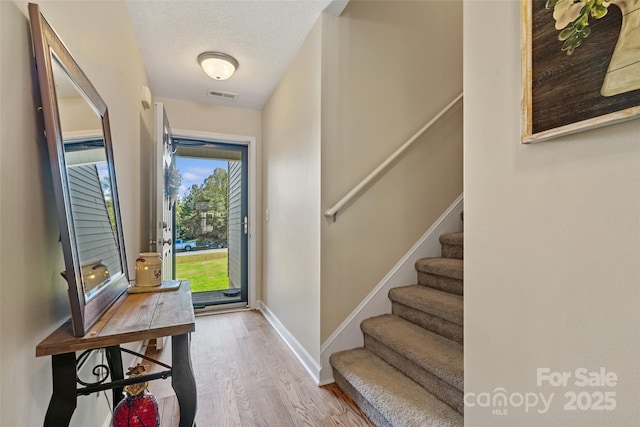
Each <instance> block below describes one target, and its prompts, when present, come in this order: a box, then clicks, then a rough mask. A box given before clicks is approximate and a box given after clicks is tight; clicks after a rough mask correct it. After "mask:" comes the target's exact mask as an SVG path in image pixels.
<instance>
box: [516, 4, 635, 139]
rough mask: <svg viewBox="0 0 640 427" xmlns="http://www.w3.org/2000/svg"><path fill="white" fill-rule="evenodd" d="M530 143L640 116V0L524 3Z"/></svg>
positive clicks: (525, 124)
mask: <svg viewBox="0 0 640 427" xmlns="http://www.w3.org/2000/svg"><path fill="white" fill-rule="evenodd" d="M520 21H521V22H520V29H521V46H522V52H521V66H522V82H523V96H522V114H523V117H522V142H523V143H530V142H540V141H545V140H548V139H552V138H556V137H558V136H561V135H568V134H571V133H575V132H580V131H584V130H587V129H593V128H596V127H600V126H605V125H609V124H613V123H618V122H621V121H624V120H629V119H632V118H637V117H640V0H610V1H605V0H522V1H521V13H520Z"/></svg>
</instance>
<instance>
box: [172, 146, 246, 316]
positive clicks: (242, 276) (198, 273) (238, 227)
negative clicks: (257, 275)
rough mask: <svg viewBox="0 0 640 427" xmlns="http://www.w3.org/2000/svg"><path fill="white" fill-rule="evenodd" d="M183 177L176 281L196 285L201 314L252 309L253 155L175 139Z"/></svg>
mask: <svg viewBox="0 0 640 427" xmlns="http://www.w3.org/2000/svg"><path fill="white" fill-rule="evenodd" d="M174 142H175V150H176V164H177V167H178V170H179V171H180V175H181V177H182V181H181V182H182V185H181V188H182V190H181V191H180V195H179V199H178V203H177V205H176V208H175V209H174V210H175V211H176V217H175V224H174V226H175V235H176V239H177V240H176V241H180V242H183V243H184V242H191V243H190V244H193V248H194V249H191V250H188V251H187V250H186V249H181V248H180V246H176V258H175V265H174V267H175V275H176V278H178V279H186V280H189V281H190V282H191V290H192V293H193V295H192V296H193V303H194V307H196V308H204V307H208V306H224V307H229V306H231V305H232V304H233V306H246V305H247V303H248V300H249V296H248V235H249V222H248V212H249V206H248V176H249V175H248V149H247V146H246V145H234V144H227V143H221V142H214V141H203V140H195V139H186V138H182V137H176V138H174Z"/></svg>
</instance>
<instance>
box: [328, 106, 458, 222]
mask: <svg viewBox="0 0 640 427" xmlns="http://www.w3.org/2000/svg"><path fill="white" fill-rule="evenodd" d="M462 96H463V93H460V95H458V96H457V97H456V98H455V99H454V100H453V101H451V102H450V103H449V104H447V106H446V107H444V108H443V109H442V110H440V112H439V113H438V114H436V116H435V117H434V118H433V119H431V120H429V122H428V123H427V124H426V125H424V126H422V128H421V129H420V130H419V131H418V132H416V133H415V134H414V135H413V136H412V137H411V138H409V140H408V141H407V142H405V143H404V144H402V145H401V146H400V148H398V149H397V150H396V151H395V152H394V153H393V154H391V155H390V156H389V157H388V158H387V160H385V161H384V162H382V163H381V164H380V166H378V167H377V168H375V169H374V170H373V171H372V172H371V173H370V174H369V175H367V176H366V178H364V179H363V180H362V181H360V183H359V184H358V185H356V186H355V187H353V189H352V190H351V191H349V192H348V193H347V194H346V195H345V196H344V197H343V198H342V199H340V200H339V201H338V203H336V204H335V205H334V206H333V207H332V208H331V209H327V210H326V211H325V212H324V216H326V217H333V219H334V221H335V219H336V215H337V214H338V212H339V211H340V210H342V208H344V207H345V206H346V205H347V204H348V203H349V202H350V201H351V199H353V198H354V197H355V196H357V195H358V194H360V193H361V192H362V190H363V189H364V188H365V187H366V186H367V185H369V183H370V182H371V181H373V180H374V179H375V178H376V177H377V176H378V175H379V174H380V173H381V172H382V171H384V170H385V169H386V168H387V166H389V165H390V164H391V163H392V162H393V161H394V160H395V159H397V158H398V157H399V156H400V155H401V154H402V153H404V152H405V151H406V150H407V149H408V148H409V147H410V146H411V144H413V143H414V142H415V140H416V139H418V138H419V137H420V135H422V134H423V133H424V132H425V131H426V130H427V129H429V128H430V127H431V126H432V125H433V124H434V123H435V122H437V121H438V120H439V119H440V118H441V117H442V116H444V115H445V114H446V113H447V112H448V111H449V110H450V109H451V108H452V107H453V106H454V105H455V104H456V103H457V102H458V101H460V100H461V99H462Z"/></svg>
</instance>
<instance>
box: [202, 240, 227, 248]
mask: <svg viewBox="0 0 640 427" xmlns="http://www.w3.org/2000/svg"><path fill="white" fill-rule="evenodd" d="M204 246H205V247H207V248H212V249H222V248H226V247H227V244H226V243H225V242H215V241H208V242H205V243H204Z"/></svg>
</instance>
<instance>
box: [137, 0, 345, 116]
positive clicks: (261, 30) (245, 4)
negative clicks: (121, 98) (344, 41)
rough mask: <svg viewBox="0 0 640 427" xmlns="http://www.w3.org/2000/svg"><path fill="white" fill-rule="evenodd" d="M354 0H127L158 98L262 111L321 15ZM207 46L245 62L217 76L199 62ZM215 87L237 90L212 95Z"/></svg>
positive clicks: (338, 11)
mask: <svg viewBox="0 0 640 427" xmlns="http://www.w3.org/2000/svg"><path fill="white" fill-rule="evenodd" d="M347 1H348V0H333V1H332V0H258V1H250V0H208V1H194V0H178V1H175V0H174V1H153V0H144V1H143V0H129V1H127V2H126V4H127V10H128V12H129V16H130V17H131V21H132V23H133V27H134V30H135V33H136V37H137V39H138V44H139V46H140V51H141V54H142V59H143V61H144V64H145V67H146V69H147V73H148V76H149V81H150V84H151V91H152V92H153V94H154V95H155V96H157V97H162V98H174V99H181V100H187V101H193V102H198V103H204V104H214V105H222V106H227V107H235V108H243V109H250V110H262V107H263V106H264V104H265V103H266V101H267V100H268V99H269V97H270V96H271V93H272V92H273V90H274V89H275V88H276V86H277V84H278V82H279V81H280V80H281V78H282V76H283V74H284V72H285V71H286V69H287V67H288V66H289V64H290V63H291V61H292V60H293V58H294V56H295V54H296V53H297V51H298V49H299V48H300V46H301V45H302V42H303V41H304V39H305V38H306V36H307V34H308V33H309V31H310V30H311V27H312V26H313V24H314V23H315V22H316V21H317V19H318V17H319V15H320V13H322V11H323V10H325V9H327V11H328V12H330V13H333V14H336V15H339V14H340V13H341V12H342V10H343V9H344V7H345V6H346V4H347ZM205 51H218V52H224V53H226V54H229V55H231V56H233V57H235V58H236V59H237V60H238V62H239V63H240V66H239V67H238V70H237V71H236V73H235V74H234V75H233V77H231V78H230V79H229V80H225V81H216V80H213V79H211V78H210V77H208V76H207V75H206V74H205V73H204V72H203V71H202V69H201V68H200V66H199V64H198V62H197V57H198V55H199V54H200V53H202V52H205ZM209 89H213V90H216V91H223V92H231V93H237V94H238V97H237V99H236V100H226V99H220V98H214V97H210V96H208V95H207V93H208V91H209Z"/></svg>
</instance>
